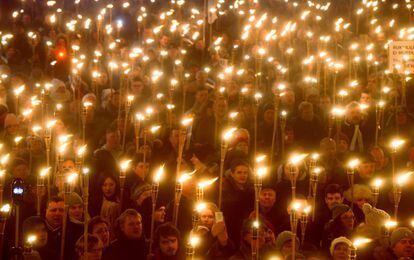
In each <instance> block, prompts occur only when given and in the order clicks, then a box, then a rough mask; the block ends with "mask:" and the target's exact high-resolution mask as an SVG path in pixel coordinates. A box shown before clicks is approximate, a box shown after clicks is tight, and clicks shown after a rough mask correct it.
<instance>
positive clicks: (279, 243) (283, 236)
mask: <svg viewBox="0 0 414 260" xmlns="http://www.w3.org/2000/svg"><path fill="white" fill-rule="evenodd" d="M293 235H294V234H293V233H292V232H291V231H283V232H282V233H280V234H279V235H278V236H277V238H276V250H277V251H279V252H280V251H281V250H282V247H283V245H284V244H285V243H286V242H289V241H291V240H292V236H293ZM295 238H296V245H297V248H299V239H298V237H297V236H295Z"/></svg>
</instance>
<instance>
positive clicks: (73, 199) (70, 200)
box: [66, 192, 83, 207]
mask: <svg viewBox="0 0 414 260" xmlns="http://www.w3.org/2000/svg"><path fill="white" fill-rule="evenodd" d="M66 201H67V204H68V205H69V207H72V206H75V205H79V204H81V205H82V204H83V200H82V198H81V197H80V196H79V195H78V194H77V193H76V192H71V193H70V194H69V196H68V197H67V198H66Z"/></svg>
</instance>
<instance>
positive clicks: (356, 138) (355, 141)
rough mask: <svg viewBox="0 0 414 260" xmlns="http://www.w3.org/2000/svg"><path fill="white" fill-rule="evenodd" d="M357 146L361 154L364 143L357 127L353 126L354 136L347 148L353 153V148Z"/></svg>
mask: <svg viewBox="0 0 414 260" xmlns="http://www.w3.org/2000/svg"><path fill="white" fill-rule="evenodd" d="M356 145H358V151H359V152H363V151H364V143H363V140H362V133H361V130H360V129H359V125H355V131H354V135H353V136H352V140H351V144H350V146H349V150H350V151H352V152H354V151H355V146H356Z"/></svg>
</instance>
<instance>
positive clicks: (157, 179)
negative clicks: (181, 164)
mask: <svg viewBox="0 0 414 260" xmlns="http://www.w3.org/2000/svg"><path fill="white" fill-rule="evenodd" d="M164 166H165V165H164V164H163V165H161V166H160V168H158V170H157V172H156V173H155V176H154V182H156V183H158V182H160V179H161V177H162V175H163V174H164Z"/></svg>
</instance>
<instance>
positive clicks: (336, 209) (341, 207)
mask: <svg viewBox="0 0 414 260" xmlns="http://www.w3.org/2000/svg"><path fill="white" fill-rule="evenodd" d="M350 209H351V208H350V207H349V206H348V205H346V204H335V205H334V206H333V207H332V219H336V218H337V217H338V216H341V215H342V214H344V213H345V212H347V211H349V210H350Z"/></svg>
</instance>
